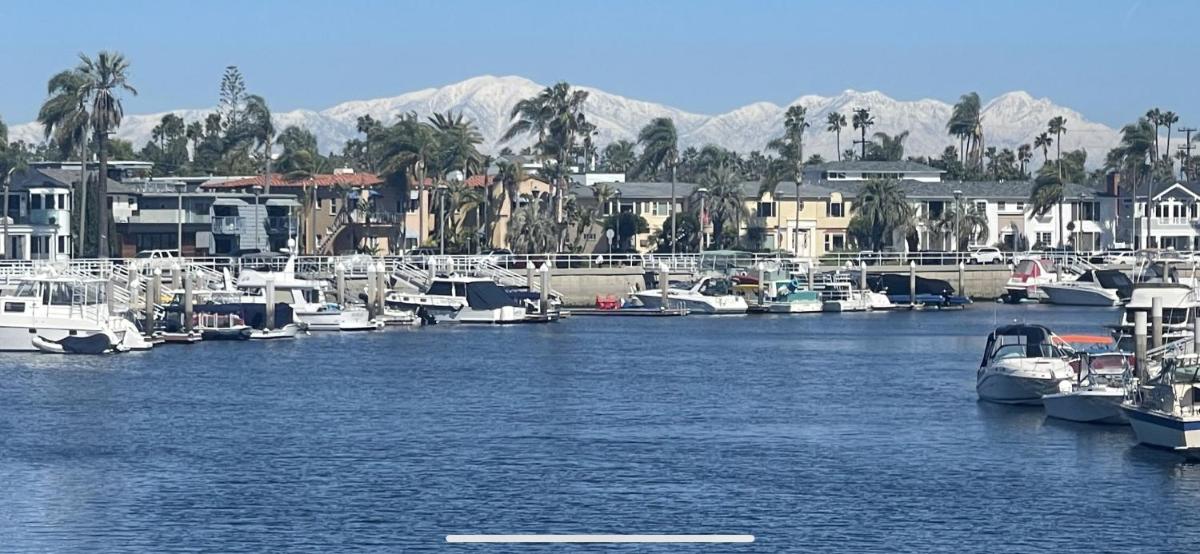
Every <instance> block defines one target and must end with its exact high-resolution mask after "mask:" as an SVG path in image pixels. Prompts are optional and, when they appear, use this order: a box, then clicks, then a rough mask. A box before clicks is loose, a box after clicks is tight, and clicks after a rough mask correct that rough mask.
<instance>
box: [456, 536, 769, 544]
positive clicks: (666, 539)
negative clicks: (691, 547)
mask: <svg viewBox="0 0 1200 554" xmlns="http://www.w3.org/2000/svg"><path fill="white" fill-rule="evenodd" d="M446 542H453V543H748V542H754V535H446Z"/></svg>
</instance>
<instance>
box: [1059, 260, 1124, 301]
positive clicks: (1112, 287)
mask: <svg viewBox="0 0 1200 554" xmlns="http://www.w3.org/2000/svg"><path fill="white" fill-rule="evenodd" d="M1041 291H1042V293H1044V294H1045V295H1046V300H1047V301H1048V302H1049V303H1051V304H1059V305H1064V306H1118V305H1120V304H1121V303H1123V302H1125V301H1126V300H1129V297H1130V295H1131V294H1132V293H1133V281H1131V280H1130V279H1129V277H1128V276H1127V275H1125V274H1124V273H1122V272H1121V271H1119V270H1116V269H1098V270H1088V271H1085V272H1083V274H1082V275H1080V276H1079V278H1078V279H1076V280H1074V281H1066V282H1062V283H1051V284H1046V285H1042V286H1041Z"/></svg>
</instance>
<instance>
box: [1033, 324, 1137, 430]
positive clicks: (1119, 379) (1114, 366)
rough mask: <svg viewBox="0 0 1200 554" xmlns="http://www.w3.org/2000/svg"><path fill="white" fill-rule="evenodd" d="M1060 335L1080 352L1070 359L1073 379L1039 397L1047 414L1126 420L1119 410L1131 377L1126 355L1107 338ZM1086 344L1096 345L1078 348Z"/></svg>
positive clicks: (1081, 419) (1084, 419)
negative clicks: (1075, 373) (1073, 366)
mask: <svg viewBox="0 0 1200 554" xmlns="http://www.w3.org/2000/svg"><path fill="white" fill-rule="evenodd" d="M1061 338H1062V339H1063V340H1064V341H1066V342H1067V343H1069V344H1070V345H1071V346H1072V347H1073V348H1078V350H1077V351H1079V352H1080V353H1079V356H1078V357H1077V358H1076V359H1075V361H1073V362H1072V363H1073V364H1074V365H1075V367H1076V371H1077V372H1078V373H1077V375H1078V377H1077V378H1076V379H1075V380H1074V381H1070V380H1068V381H1061V382H1059V384H1058V392H1055V393H1053V394H1047V395H1045V396H1043V397H1042V404H1043V405H1044V406H1045V408H1046V415H1047V416H1049V417H1053V418H1056V419H1064V420H1068V421H1077V422H1080V423H1105V424H1113V425H1124V424H1127V423H1129V420H1128V418H1126V417H1125V413H1124V412H1123V411H1122V410H1121V402H1122V401H1123V400H1124V399H1125V383H1126V381H1127V379H1128V378H1129V377H1130V376H1131V373H1130V371H1131V363H1130V356H1129V354H1127V353H1124V352H1116V351H1113V350H1112V347H1113V346H1114V344H1113V340H1112V339H1111V338H1110V337H1104V336H1086V335H1084V336H1063V337H1061ZM1085 345H1086V346H1094V347H1097V348H1091V349H1086V350H1084V349H1083V348H1079V347H1080V346H1085ZM1080 350H1083V351H1080Z"/></svg>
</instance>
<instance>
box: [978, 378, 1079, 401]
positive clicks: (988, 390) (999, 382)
mask: <svg viewBox="0 0 1200 554" xmlns="http://www.w3.org/2000/svg"><path fill="white" fill-rule="evenodd" d="M1059 381H1061V379H1055V378H1046V377H1031V376H1023V375H1011V374H1004V373H985V374H984V375H983V376H981V377H980V378H979V380H978V382H977V383H976V385H975V391H976V392H977V393H978V394H979V399H980V400H986V401H988V402H995V403H997V404H1022V405H1028V406H1040V405H1041V404H1042V397H1043V396H1045V395H1047V394H1054V393H1056V392H1058V383H1059Z"/></svg>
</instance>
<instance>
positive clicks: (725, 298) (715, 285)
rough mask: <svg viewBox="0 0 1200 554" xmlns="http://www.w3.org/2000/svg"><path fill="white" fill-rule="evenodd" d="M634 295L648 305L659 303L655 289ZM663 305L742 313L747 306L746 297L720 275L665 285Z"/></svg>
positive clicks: (698, 311) (702, 311) (703, 311)
mask: <svg viewBox="0 0 1200 554" xmlns="http://www.w3.org/2000/svg"><path fill="white" fill-rule="evenodd" d="M685 287H686V288H685ZM634 296H635V297H637V299H638V300H640V301H641V302H642V305H643V306H645V307H646V308H648V309H652V310H657V309H660V308H662V306H663V293H662V291H661V290H659V289H647V290H644V291H640V292H638V293H636V294H635V295H634ZM667 305H668V306H669V307H672V308H676V307H682V308H687V309H688V310H689V311H690V312H691V313H693V314H744V313H746V311H747V310H748V309H749V305H748V304H747V303H746V299H745V298H743V297H742V296H741V295H738V294H737V293H736V292H735V291H734V288H733V285H732V283H731V282H730V280H729V279H725V278H722V277H702V278H700V279H698V280H696V281H695V282H694V283H691V284H689V285H684V286H671V285H667Z"/></svg>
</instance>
